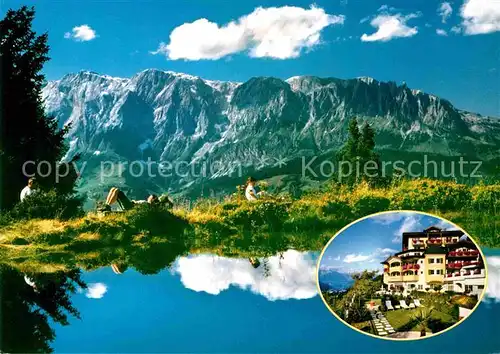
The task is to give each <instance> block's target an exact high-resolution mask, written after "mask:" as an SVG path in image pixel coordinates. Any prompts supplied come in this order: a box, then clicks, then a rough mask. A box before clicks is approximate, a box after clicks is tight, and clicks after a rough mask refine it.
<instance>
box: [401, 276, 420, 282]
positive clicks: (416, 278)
mask: <svg viewBox="0 0 500 354" xmlns="http://www.w3.org/2000/svg"><path fill="white" fill-rule="evenodd" d="M403 281H418V274H410V275H407V274H403Z"/></svg>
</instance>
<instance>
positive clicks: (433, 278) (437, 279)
mask: <svg viewBox="0 0 500 354" xmlns="http://www.w3.org/2000/svg"><path fill="white" fill-rule="evenodd" d="M445 279H446V277H445V276H444V275H440V274H438V275H428V276H427V278H426V281H427V283H429V284H431V283H434V284H435V283H443V282H444V280H445Z"/></svg>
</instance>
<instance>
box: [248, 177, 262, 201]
mask: <svg viewBox="0 0 500 354" xmlns="http://www.w3.org/2000/svg"><path fill="white" fill-rule="evenodd" d="M256 182H257V181H256V180H255V179H254V178H253V177H248V180H247V185H246V187H245V197H246V198H247V200H249V201H255V200H257V199H259V197H258V196H257V191H256V190H255V183H256Z"/></svg>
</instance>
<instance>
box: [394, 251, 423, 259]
mask: <svg viewBox="0 0 500 354" xmlns="http://www.w3.org/2000/svg"><path fill="white" fill-rule="evenodd" d="M423 255H424V251H423V250H418V249H410V250H408V251H406V252H405V253H401V254H400V255H399V257H401V258H412V257H422V256H423Z"/></svg>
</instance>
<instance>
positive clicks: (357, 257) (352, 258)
mask: <svg viewBox="0 0 500 354" xmlns="http://www.w3.org/2000/svg"><path fill="white" fill-rule="evenodd" d="M370 258H371V256H370V255H366V256H363V255H362V254H348V255H346V256H345V257H344V262H345V263H355V262H365V261H368V260H369V259H370Z"/></svg>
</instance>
